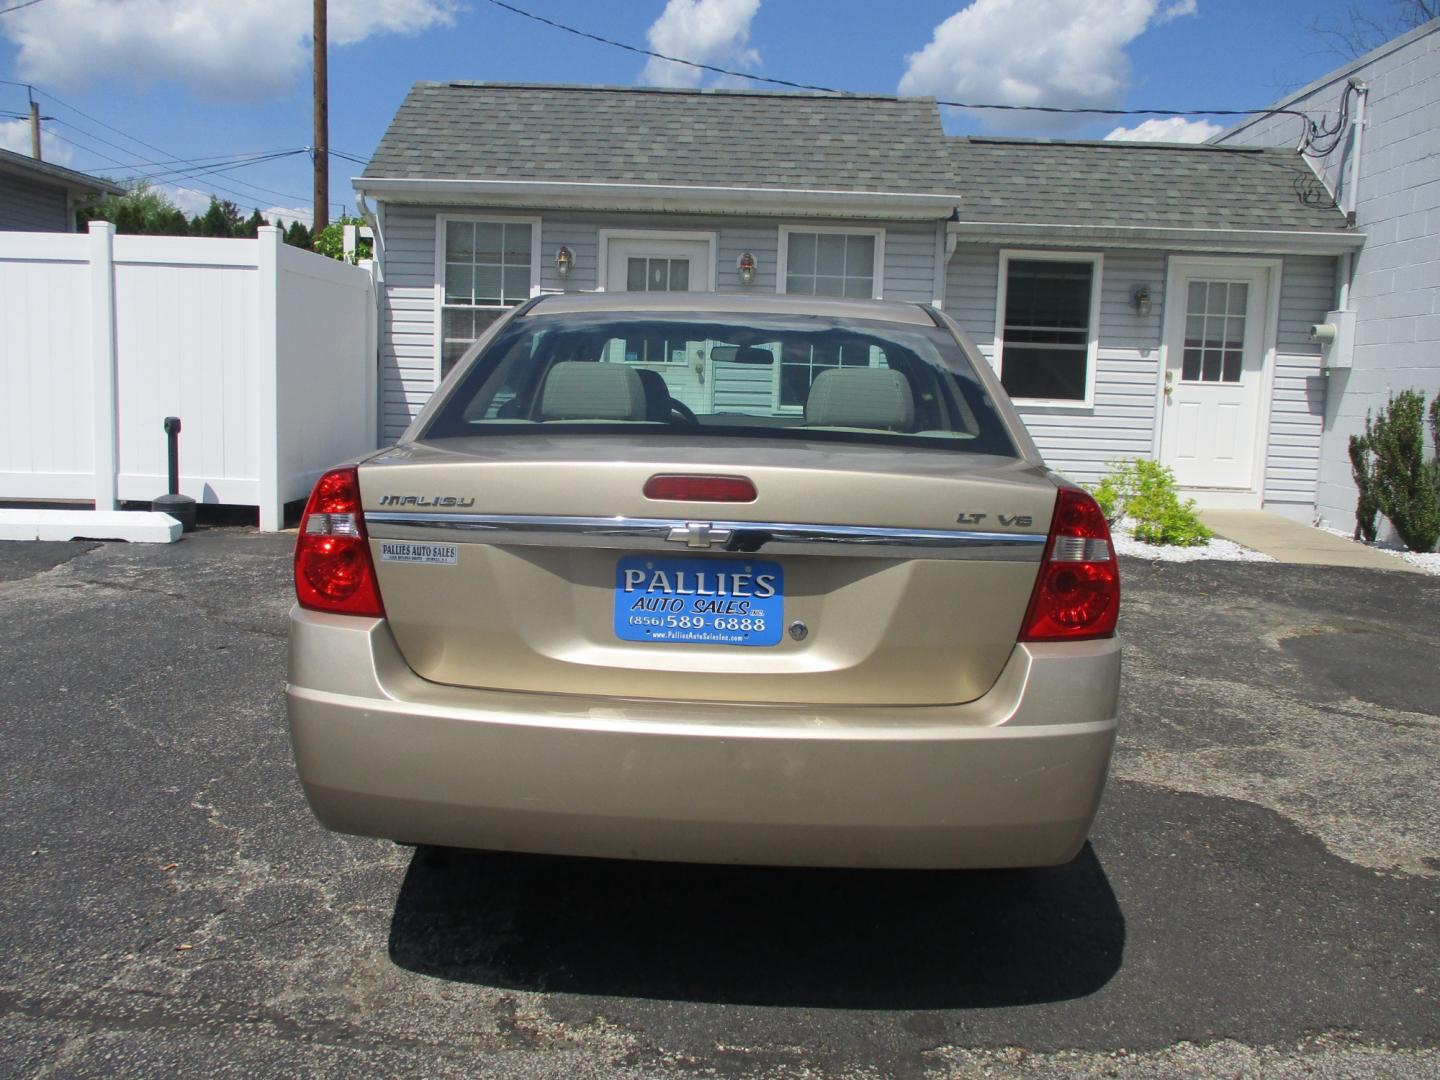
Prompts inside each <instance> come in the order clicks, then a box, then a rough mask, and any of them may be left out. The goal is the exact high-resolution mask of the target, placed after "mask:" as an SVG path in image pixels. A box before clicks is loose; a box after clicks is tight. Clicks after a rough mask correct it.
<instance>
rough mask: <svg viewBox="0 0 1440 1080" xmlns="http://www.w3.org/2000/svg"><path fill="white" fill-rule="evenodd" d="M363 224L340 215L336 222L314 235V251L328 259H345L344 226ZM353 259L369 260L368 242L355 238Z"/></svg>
mask: <svg viewBox="0 0 1440 1080" xmlns="http://www.w3.org/2000/svg"><path fill="white" fill-rule="evenodd" d="M363 224H364V222H363V221H361V220H360V219H359V218H358V217H346V216H345V215H344V214H342V215H340V219H339V220H338V221H332V222H331V223H330V224H329V225H326V226H325V228H323V229H321V230H320V231H319V232H318V233H317V234H316V235H315V238H314V247H315V250H316V251H317V252H319V253H320V254H321V255H324V256H326V257H328V258H331V259H342V260H343V259H344V258H345V226H346V225H357V226H358V225H363ZM355 257H356V258H357V259H368V258H370V241H369V240H366V239H364V238H357V240H356V241H355Z"/></svg>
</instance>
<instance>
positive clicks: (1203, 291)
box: [1180, 281, 1250, 383]
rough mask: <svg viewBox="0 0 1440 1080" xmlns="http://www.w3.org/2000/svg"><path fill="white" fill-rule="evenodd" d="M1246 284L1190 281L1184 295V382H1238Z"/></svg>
mask: <svg viewBox="0 0 1440 1080" xmlns="http://www.w3.org/2000/svg"><path fill="white" fill-rule="evenodd" d="M1249 300H1250V286H1249V284H1248V283H1246V282H1243V281H1192V282H1190V287H1189V289H1187V290H1186V296H1185V347H1184V350H1183V352H1182V355H1181V362H1180V378H1181V380H1182V381H1184V382H1229V383H1234V382H1239V381H1240V377H1241V375H1242V373H1243V371H1244V366H1245V364H1244V361H1245V319H1246V314H1245V309H1246V306H1247V305H1248V303H1249Z"/></svg>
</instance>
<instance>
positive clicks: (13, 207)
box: [0, 150, 125, 232]
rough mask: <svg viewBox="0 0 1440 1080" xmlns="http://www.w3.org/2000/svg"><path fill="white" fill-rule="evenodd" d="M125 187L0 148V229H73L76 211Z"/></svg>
mask: <svg viewBox="0 0 1440 1080" xmlns="http://www.w3.org/2000/svg"><path fill="white" fill-rule="evenodd" d="M124 193H125V189H124V188H122V187H119V186H118V185H116V184H112V183H110V181H108V180H101V179H100V178H99V177H96V176H90V175H88V174H86V173H82V172H76V171H75V170H74V169H66V168H64V167H63V166H60V165H52V164H50V163H49V162H48V161H36V160H35V159H34V158H29V157H25V156H24V155H23V154H15V153H11V152H10V151H9V150H0V229H3V230H6V231H16V232H75V231H76V227H75V211H76V209H77V208H78V207H79V206H80V205H81V204H83V203H85V202H88V201H90V200H91V199H95V198H99V197H101V196H104V195H123V194H124Z"/></svg>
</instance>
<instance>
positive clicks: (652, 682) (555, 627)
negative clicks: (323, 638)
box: [360, 434, 1056, 705]
mask: <svg viewBox="0 0 1440 1080" xmlns="http://www.w3.org/2000/svg"><path fill="white" fill-rule="evenodd" d="M661 475H680V476H685V477H696V476H714V477H726V478H731V479H735V478H743V479H745V480H748V481H749V482H750V483H751V484H753V487H754V493H755V496H754V498H753V499H752V500H750V501H747V502H711V501H698V500H695V499H684V500H676V499H652V498H647V497H646V495H645V488H646V485H647V482H650V481H651V480H652V478H654V477H656V476H661ZM360 483H361V492H362V499H363V503H364V507H365V517H366V524H367V527H368V529H369V534H370V542H371V547H372V552H373V555H374V558H375V565H376V568H377V575H378V579H379V583H380V588H381V593H382V595H383V599H384V604H385V610H386V613H387V617H388V620H389V623H390V627H391V630H392V632H393V633H394V635H395V639H396V642H397V643H398V645H399V647H400V649H401V651H402V652H403V653H404V655H405V657H406V660H407V662H408V663H409V664H410V665H411V667H412V668H413V669H414V670H415V671H416V673H417V674H419V675H420V676H421V677H423V678H426V679H430V680H433V681H436V682H442V683H448V684H453V685H460V686H471V687H483V688H491V689H504V690H522V691H536V692H546V693H565V694H578V695H585V696H595V697H606V696H611V697H624V698H637V697H638V698H666V699H680V700H697V701H699V700H704V701H733V702H737V703H743V702H755V703H760V702H765V703H796V704H803V703H813V704H856V705H864V704H891V705H894V704H914V705H922V704H939V703H954V702H963V701H969V700H972V699H974V698H976V697H978V696H980V695H981V694H983V693H984V692H985V691H986V690H987V689H988V688H989V687H990V686H991V685H992V683H993V682H994V680H995V678H996V677H997V676H998V675H999V673H1000V670H1001V669H1002V668H1003V666H1004V664H1005V661H1006V659H1007V658H1008V657H1009V655H1010V653H1011V651H1012V649H1013V648H1014V644H1015V640H1016V634H1017V631H1018V629H1019V626H1020V623H1021V620H1022V618H1023V617H1024V614H1025V610H1026V606H1027V603H1028V601H1029V599H1030V595H1031V591H1032V588H1033V585H1034V581H1035V576H1036V571H1037V569H1038V567H1039V565H1040V559H1041V554H1042V552H1043V549H1044V541H1045V537H1046V533H1047V530H1048V527H1049V524H1050V516H1051V513H1052V511H1053V508H1054V505H1055V493H1056V489H1055V484H1054V482H1053V480H1052V479H1051V478H1050V477H1049V475H1048V474H1047V473H1046V472H1045V471H1044V470H1043V469H1041V468H1038V467H1036V466H1033V465H1027V464H1026V463H1025V462H1023V461H1019V460H1016V459H1009V458H998V457H989V456H984V455H973V454H966V453H958V452H954V451H946V450H937V451H928V450H916V449H914V448H896V449H892V448H888V447H883V446H873V447H872V446H863V445H858V444H855V445H851V444H835V443H810V442H804V441H794V440H747V441H746V442H744V443H743V444H742V443H739V442H738V441H737V440H733V439H730V440H726V439H715V440H700V439H695V438H686V437H669V436H667V437H654V438H649V439H647V440H646V441H645V442H644V443H643V444H639V445H637V444H635V443H632V442H629V441H622V440H621V439H618V438H611V437H605V436H568V437H551V436H548V435H538V434H537V435H527V436H520V437H515V436H486V437H474V438H457V439H445V440H437V441H436V442H433V443H424V442H417V443H409V444H405V445H402V446H399V447H396V448H394V449H393V450H390V451H387V452H385V453H383V454H381V455H379V456H377V457H376V458H374V459H372V460H371V461H369V462H367V463H366V464H364V465H362V466H361V468H360ZM653 490H654V489H653V488H652V491H653ZM743 493H744V491H743V489H741V490H740V492H739V494H743ZM736 497H738V496H736ZM677 601H678V606H677V605H676V602H677ZM747 618H748V619H749V625H748V626H746V625H745V620H746V619H747ZM681 619H685V620H693V619H699V620H700V622H701V625H700V626H698V627H697V626H694V625H691V624H690V623H688V622H684V623H682V622H680V621H679V620H681ZM672 620H673V621H672ZM717 620H719V623H718V624H717ZM762 624H763V625H762Z"/></svg>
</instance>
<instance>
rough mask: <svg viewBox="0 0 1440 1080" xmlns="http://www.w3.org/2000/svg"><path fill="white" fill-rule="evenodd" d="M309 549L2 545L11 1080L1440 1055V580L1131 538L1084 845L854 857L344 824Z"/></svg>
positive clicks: (1351, 1069) (1070, 1071)
mask: <svg viewBox="0 0 1440 1080" xmlns="http://www.w3.org/2000/svg"><path fill="white" fill-rule="evenodd" d="M291 542H292V538H291V537H288V536H273V535H271V536H266V535H261V534H257V533H255V532H252V531H248V530H244V529H234V528H231V529H211V530H202V531H201V532H200V533H197V534H195V535H193V536H191V537H187V538H186V539H185V540H184V541H182V542H181V543H179V544H177V545H174V546H170V547H149V546H127V545H123V544H94V543H75V544H19V543H3V544H0V665H3V666H0V670H3V672H4V684H3V685H4V688H5V689H4V693H3V695H0V731H3V739H4V743H3V746H4V752H3V755H0V776H3V781H0V828H3V836H4V843H3V845H0V872H3V875H4V882H5V884H4V887H3V890H0V1074H3V1075H5V1076H60V1077H86V1076H101V1075H105V1076H109V1075H116V1074H118V1075H125V1076H205V1077H228V1076H236V1077H246V1078H251V1077H255V1076H280V1075H283V1076H287V1077H289V1076H294V1077H304V1076H326V1077H331V1076H340V1077H343V1076H352V1075H353V1076H357V1077H359V1076H363V1077H373V1076H379V1075H399V1074H416V1075H429V1076H454V1077H466V1076H478V1075H484V1076H496V1077H591V1076H595V1077H599V1076H607V1077H608V1076H620V1077H642V1076H645V1077H649V1076H727V1077H728V1076H775V1077H819V1076H847V1077H937V1078H938V1077H971V1076H1016V1077H1027V1078H1029V1077H1034V1078H1051V1077H1055V1078H1059V1077H1072V1076H1093V1077H1123V1078H1148V1077H1156V1078H1162V1077H1176V1076H1210V1075H1227V1076H1266V1077H1270V1076H1274V1077H1300V1076H1324V1077H1356V1078H1359V1077H1367V1078H1368V1077H1377V1076H1382V1077H1435V1076H1437V1075H1440V1049H1437V1046H1440V914H1437V911H1440V664H1437V658H1440V579H1430V578H1420V577H1419V576H1418V575H1409V574H1392V573H1385V572H1379V571H1363V570H1341V569H1330V568H1315V567H1303V566H1279V565H1274V564H1244V563H1192V564H1148V563H1141V562H1131V561H1127V562H1126V563H1125V564H1124V567H1123V571H1124V583H1125V590H1126V599H1125V604H1126V607H1125V612H1124V616H1123V619H1122V626H1121V632H1122V634H1123V635H1124V638H1125V648H1126V656H1125V662H1126V678H1125V684H1124V700H1123V712H1122V727H1121V737H1120V745H1119V749H1118V751H1117V757H1116V761H1115V768H1114V774H1113V778H1112V781H1111V784H1110V787H1109V789H1108V791H1107V794H1106V798H1105V801H1104V804H1103V806H1102V808H1101V811H1100V816H1099V819H1098V820H1097V822H1096V825H1095V829H1094V833H1093V836H1092V843H1091V845H1090V846H1089V847H1087V848H1086V850H1085V851H1084V852H1083V853H1082V855H1081V856H1080V857H1079V858H1078V859H1076V860H1075V862H1074V863H1072V864H1071V865H1069V866H1066V867H1062V868H1058V869H1053V870H1036V871H1024V872H1004V873H999V872H996V873H870V872H866V873H861V872H848V871H813V870H805V871H801V870H776V869H753V868H735V867H695V866H669V865H649V864H626V863H612V862H588V861H584V860H567V859H557V858H534V857H522V856H506V855H494V854H489V855H487V854H478V853H458V852H443V851H433V850H425V849H422V850H419V851H412V850H410V849H406V848H400V847H396V846H394V845H391V844H388V843H384V842H380V841H374V840H363V839H358V838H352V837H342V836H336V835H332V834H328V833H326V832H324V831H323V830H322V829H320V827H319V826H318V825H316V824H315V822H314V821H313V819H312V818H311V817H310V815H309V813H308V811H307V809H306V807H305V803H304V799H303V796H302V795H301V792H300V789H299V786H298V784H297V782H296V780H295V776H294V770H293V766H292V763H291V760H290V750H289V745H288V741H287V737H286V732H285V724H284V710H283V702H282V685H283V681H284V653H285V640H284V617H285V612H286V610H287V608H288V606H289V603H290V599H289V580H288V577H289V553H290V545H291Z"/></svg>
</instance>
